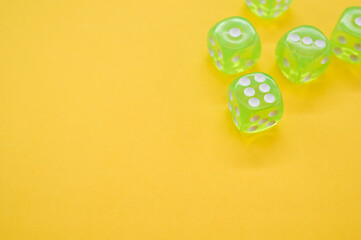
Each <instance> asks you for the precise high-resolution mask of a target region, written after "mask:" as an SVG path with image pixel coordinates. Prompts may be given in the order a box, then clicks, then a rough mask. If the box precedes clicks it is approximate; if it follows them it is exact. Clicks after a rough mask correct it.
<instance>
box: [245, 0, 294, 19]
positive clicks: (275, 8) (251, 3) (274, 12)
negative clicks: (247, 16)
mask: <svg viewBox="0 0 361 240" xmlns="http://www.w3.org/2000/svg"><path fill="white" fill-rule="evenodd" d="M292 1H293V0H246V4H247V6H248V7H249V9H250V10H251V11H252V12H253V13H254V14H256V15H257V16H259V17H260V18H266V19H272V18H277V17H279V16H281V15H282V14H283V13H284V12H286V11H287V10H288V8H289V7H290V5H291V3H292Z"/></svg>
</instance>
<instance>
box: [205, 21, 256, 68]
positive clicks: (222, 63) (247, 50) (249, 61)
mask: <svg viewBox="0 0 361 240" xmlns="http://www.w3.org/2000/svg"><path fill="white" fill-rule="evenodd" d="M207 39H208V40H207V44H208V50H209V54H210V55H211V58H212V60H213V63H214V64H215V65H216V67H217V68H218V69H219V70H220V71H222V72H224V73H227V74H237V73H240V72H242V71H244V70H246V69H248V68H250V67H251V66H253V65H254V64H255V63H256V62H257V60H258V59H259V57H260V55H261V42H260V39H259V37H258V34H257V32H256V30H255V29H254V27H253V25H252V24H251V23H250V22H249V21H248V20H247V19H245V18H242V17H231V18H227V19H225V20H222V21H220V22H219V23H217V24H216V25H214V26H213V27H212V28H211V30H210V31H209V33H208V37H207Z"/></svg>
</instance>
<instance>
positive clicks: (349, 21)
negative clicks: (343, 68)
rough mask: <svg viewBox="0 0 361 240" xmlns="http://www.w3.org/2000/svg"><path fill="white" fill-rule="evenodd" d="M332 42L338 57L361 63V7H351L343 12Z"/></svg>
mask: <svg viewBox="0 0 361 240" xmlns="http://www.w3.org/2000/svg"><path fill="white" fill-rule="evenodd" d="M330 42H331V46H332V49H333V52H334V54H335V55H336V56H337V57H338V58H340V59H342V60H344V61H346V62H350V63H361V7H350V8H347V9H346V10H345V11H344V12H343V13H342V16H341V18H340V20H339V21H338V23H337V25H336V27H335V29H334V31H333V34H332V37H331V39H330Z"/></svg>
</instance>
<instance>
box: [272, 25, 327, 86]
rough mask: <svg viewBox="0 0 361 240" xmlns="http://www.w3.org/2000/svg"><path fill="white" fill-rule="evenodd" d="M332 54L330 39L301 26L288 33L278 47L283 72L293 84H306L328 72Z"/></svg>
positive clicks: (309, 27)
mask: <svg viewBox="0 0 361 240" xmlns="http://www.w3.org/2000/svg"><path fill="white" fill-rule="evenodd" d="M331 56H332V52H331V47H330V43H329V41H328V39H327V38H326V36H325V35H324V34H323V33H322V32H321V31H320V30H319V29H317V28H315V27H312V26H307V25H304V26H299V27H296V28H294V29H292V30H291V31H289V32H287V33H286V34H285V35H284V36H283V37H282V38H281V39H280V40H279V42H278V44H277V47H276V60H277V64H278V66H279V68H280V70H281V72H282V73H283V74H284V75H285V76H286V77H287V78H288V79H289V80H290V81H292V82H295V83H306V82H310V81H312V80H314V79H316V78H317V77H319V76H320V75H321V74H322V73H323V72H325V71H326V69H327V67H328V65H329V63H330V60H331Z"/></svg>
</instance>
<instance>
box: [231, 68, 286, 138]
mask: <svg viewBox="0 0 361 240" xmlns="http://www.w3.org/2000/svg"><path fill="white" fill-rule="evenodd" d="M227 98H228V107H229V110H230V112H231V116H232V118H233V121H234V124H235V125H236V127H237V129H238V130H240V131H242V132H245V133H255V132H260V131H263V130H266V129H269V128H271V127H273V126H275V125H276V124H277V123H278V122H279V121H280V119H281V118H282V115H283V100H282V96H281V92H280V90H279V88H278V86H277V84H276V82H275V81H274V80H273V78H272V77H271V76H269V75H267V74H265V73H251V74H247V75H244V76H242V77H240V78H237V79H236V80H234V81H233V82H232V83H231V84H230V85H229V87H228V93H227Z"/></svg>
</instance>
